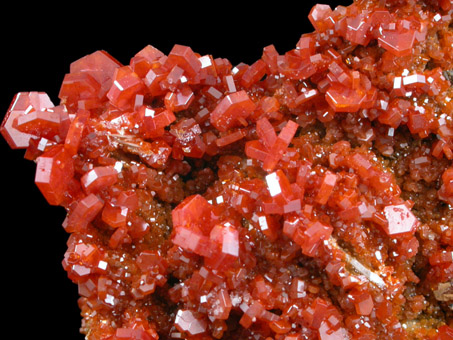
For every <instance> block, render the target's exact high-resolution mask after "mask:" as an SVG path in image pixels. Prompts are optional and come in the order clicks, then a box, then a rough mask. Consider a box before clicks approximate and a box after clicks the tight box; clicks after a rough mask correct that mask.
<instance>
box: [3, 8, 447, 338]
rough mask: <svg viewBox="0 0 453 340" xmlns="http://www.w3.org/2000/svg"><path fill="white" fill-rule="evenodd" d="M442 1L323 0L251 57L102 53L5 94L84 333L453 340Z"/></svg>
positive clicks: (11, 138) (176, 51) (12, 143)
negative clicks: (43, 82)
mask: <svg viewBox="0 0 453 340" xmlns="http://www.w3.org/2000/svg"><path fill="white" fill-rule="evenodd" d="M452 15H453V6H452V2H451V1H448V0H439V1H437V0H432V1H422V0H420V1H412V0H401V1H397V0H387V1H378V0H369V1H362V0H355V1H354V2H353V3H352V4H350V5H347V6H337V7H336V8H331V7H330V6H329V5H325V4H318V5H316V6H314V7H313V8H312V10H311V11H310V12H309V14H308V21H309V22H310V23H311V24H312V26H313V31H312V32H310V33H303V34H302V35H301V36H300V38H299V39H298V40H297V41H294V48H293V49H291V50H288V51H277V48H276V47H275V46H274V45H268V46H264V47H263V50H262V54H261V57H260V58H258V60H255V61H254V62H251V63H250V64H246V63H239V64H237V65H233V64H232V63H231V62H230V61H229V60H228V59H225V58H219V57H214V56H212V55H210V54H201V53H199V52H198V51H196V50H195V49H194V48H192V47H190V46H185V45H181V44H175V45H174V46H173V47H172V48H170V49H169V50H168V51H160V50H159V49H158V48H157V46H156V47H154V46H152V45H147V46H145V47H144V48H143V49H142V50H140V51H138V52H137V53H136V54H135V55H132V56H131V58H130V62H129V63H128V64H122V63H120V62H119V61H118V60H116V59H115V58H114V57H113V56H111V55H110V54H109V53H108V52H106V51H103V50H100V51H96V52H94V53H91V54H89V55H87V56H85V57H82V58H80V59H78V60H75V61H74V62H73V63H71V64H70V65H69V72H68V73H67V74H66V75H64V77H62V83H61V87H60V90H59V92H58V99H59V102H58V103H55V104H54V103H52V101H51V100H50V98H49V96H48V95H47V94H46V93H44V92H32V91H30V92H19V93H17V95H16V96H15V97H14V98H12V102H11V105H10V106H9V108H7V109H6V114H5V116H4V118H3V121H2V124H1V125H0V133H1V134H2V136H3V138H4V140H5V143H6V144H7V145H8V146H9V147H10V148H12V149H24V151H25V158H26V159H28V160H31V161H34V162H35V163H36V173H35V178H34V181H35V184H36V186H37V188H38V190H39V191H40V192H41V193H42V196H43V200H45V201H46V202H47V203H48V204H50V205H52V206H61V207H63V208H64V209H65V212H66V218H65V219H64V220H63V221H62V223H61V224H62V227H63V229H64V231H66V232H67V234H68V237H69V238H68V242H67V250H66V252H65V254H64V256H63V258H62V266H63V269H64V270H65V271H66V273H67V276H68V279H69V280H70V281H72V282H73V283H74V284H75V285H77V287H78V293H79V296H80V299H79V300H78V305H79V307H80V311H81V316H82V319H83V322H82V324H81V329H80V331H81V333H82V334H84V335H85V336H86V338H87V340H119V339H124V340H126V339H136V340H139V339H141V340H153V339H154V340H156V339H189V340H191V339H206V340H207V339H266V340H267V339H275V340H302V339H308V340H320V339H322V340H337V339H338V340H340V339H348V340H352V339H409V340H444V339H450V338H452V336H453V335H452V334H453V328H452V322H453V312H452V308H451V306H452V303H453V299H452V296H453V294H452V291H453V289H452V281H453V229H452V228H453V222H452V221H453V209H452V207H453V165H452V161H453V152H452V148H453V120H452V117H453V101H452V97H453V92H452V91H453V90H452V84H451V81H452V77H451V74H452V69H453V47H452V46H453V33H452ZM269 20H270V19H269ZM256 32H257V33H256V34H259V29H258V30H257V31H256Z"/></svg>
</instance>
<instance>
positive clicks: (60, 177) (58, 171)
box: [35, 145, 74, 205]
mask: <svg viewBox="0 0 453 340" xmlns="http://www.w3.org/2000/svg"><path fill="white" fill-rule="evenodd" d="M73 175H74V160H73V159H72V157H71V154H69V153H68V152H67V151H66V149H65V148H64V147H63V146H62V145H56V146H54V147H53V148H52V149H50V150H49V151H47V152H45V153H44V154H42V155H41V156H40V157H38V158H37V159H36V175H35V183H36V185H37V186H38V188H39V190H40V191H41V193H42V194H43V196H44V197H45V198H46V200H47V202H48V203H49V204H51V205H61V204H62V203H63V202H64V200H65V195H66V192H67V190H68V187H69V184H70V181H71V180H72V177H73Z"/></svg>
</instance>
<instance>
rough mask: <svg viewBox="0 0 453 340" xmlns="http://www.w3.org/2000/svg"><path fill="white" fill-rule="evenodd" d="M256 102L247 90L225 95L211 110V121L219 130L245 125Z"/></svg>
mask: <svg viewBox="0 0 453 340" xmlns="http://www.w3.org/2000/svg"><path fill="white" fill-rule="evenodd" d="M255 107H256V105H255V103H254V102H253V101H252V100H251V99H250V97H249V96H248V95H247V93H246V92H245V91H243V90H242V91H238V92H234V93H231V94H229V95H227V96H225V97H224V98H223V99H222V100H221V101H220V103H219V104H218V105H217V106H216V108H215V109H214V110H213V111H212V112H211V116H210V121H211V124H212V125H213V126H215V127H216V129H217V130H219V131H222V132H223V131H226V130H228V129H229V128H232V127H236V126H241V125H244V122H245V119H246V118H247V117H248V116H249V115H250V114H251V113H252V112H253V110H255Z"/></svg>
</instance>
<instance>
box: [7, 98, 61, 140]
mask: <svg viewBox="0 0 453 340" xmlns="http://www.w3.org/2000/svg"><path fill="white" fill-rule="evenodd" d="M52 107H54V105H53V104H52V102H51V101H50V98H49V96H48V95H47V94H45V93H43V92H19V93H18V94H16V95H15V96H14V98H13V100H12V102H11V105H10V107H9V109H8V111H7V112H6V115H5V117H4V118H3V122H2V124H1V126H0V132H1V134H2V136H3V138H5V140H6V141H7V142H8V144H9V146H10V147H11V148H13V149H22V148H26V147H28V143H29V141H30V138H34V136H33V135H32V134H30V133H25V132H21V131H20V130H18V129H17V127H15V126H13V124H14V123H15V121H16V120H17V119H18V118H20V117H24V116H26V115H27V114H29V113H31V112H36V111H42V110H44V109H47V108H52Z"/></svg>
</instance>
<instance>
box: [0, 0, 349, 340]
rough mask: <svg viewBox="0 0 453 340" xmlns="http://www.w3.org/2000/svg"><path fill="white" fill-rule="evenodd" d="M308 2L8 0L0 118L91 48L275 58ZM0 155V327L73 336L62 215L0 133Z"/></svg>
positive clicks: (51, 87)
mask: <svg viewBox="0 0 453 340" xmlns="http://www.w3.org/2000/svg"><path fill="white" fill-rule="evenodd" d="M316 2H317V1H303V2H302V1H299V2H286V1H275V2H273V1H272V2H260V3H258V4H250V3H247V2H245V1H244V2H242V3H232V2H214V1H212V2H210V3H208V4H203V3H201V2H194V1H190V2H184V5H180V4H178V3H175V2H167V4H165V3H164V2H163V1H159V4H157V5H156V3H154V2H152V1H149V2H146V3H132V2H126V3H119V5H116V6H115V5H114V4H113V2H110V3H108V4H105V5H103V4H100V3H98V2H96V3H95V4H94V2H92V3H91V4H83V3H81V2H77V3H76V2H74V3H71V2H56V3H55V5H52V6H50V5H49V6H46V5H43V4H42V3H41V4H39V5H29V4H26V3H20V4H19V3H17V4H12V5H11V7H10V8H9V9H8V11H3V13H2V14H1V15H0V18H1V20H0V22H1V23H0V32H1V33H0V42H1V49H2V53H1V57H0V58H1V66H2V67H1V68H0V84H1V94H0V99H1V102H0V117H3V115H4V113H6V111H7V109H8V106H9V104H10V102H11V100H12V98H13V96H14V95H15V94H16V93H17V92H20V91H43V92H46V93H47V94H48V95H49V96H50V98H51V99H52V101H53V103H54V104H55V105H58V103H59V100H58V97H57V96H58V91H59V88H60V84H61V81H62V79H63V77H64V74H65V73H67V72H69V64H70V63H71V62H73V61H75V60H77V59H78V58H81V57H83V56H85V55H87V54H90V53H92V52H94V51H96V50H101V49H103V50H106V51H107V52H109V53H110V54H111V55H112V56H113V57H115V58H116V59H118V60H119V61H120V62H122V63H123V64H128V63H129V60H130V58H131V57H133V56H134V54H135V53H137V52H138V51H140V50H141V49H142V48H143V47H145V46H146V45H148V44H150V45H153V46H154V47H156V48H158V49H160V50H161V51H162V52H164V53H165V54H168V53H169V52H170V50H171V48H172V47H173V45H174V44H182V45H188V46H190V47H191V48H192V49H193V50H194V51H195V52H198V53H200V54H202V55H203V54H211V55H212V56H213V57H214V58H217V57H222V58H227V59H229V60H230V62H231V63H232V64H233V65H236V64H238V63H240V62H245V63H248V64H251V63H253V62H254V61H256V60H257V59H258V58H260V57H261V54H262V50H263V48H264V47H265V46H267V45H270V44H274V45H275V47H276V48H277V51H278V52H279V53H281V54H283V53H284V52H286V51H288V50H290V49H293V48H295V45H296V43H297V41H298V39H299V38H300V36H301V34H302V33H307V32H311V31H312V30H313V28H312V26H311V24H310V22H309V21H308V19H307V15H308V13H309V11H310V9H311V7H312V6H313V5H314V4H315V3H316ZM351 2H352V1H351ZM322 3H327V2H325V1H323V2H322ZM62 4H64V5H62ZM330 4H331V7H332V8H335V6H336V5H339V4H342V5H349V4H350V2H349V1H348V2H340V1H336V2H330ZM93 6H95V7H96V8H93ZM0 149H1V166H0V180H1V182H0V185H1V187H0V193H1V195H2V198H1V205H0V206H1V210H0V211H1V218H2V221H1V227H0V242H1V248H0V249H1V253H2V259H1V262H0V266H1V267H0V268H1V269H0V270H1V283H2V290H1V293H2V295H3V296H4V297H5V298H4V299H3V306H2V309H4V310H5V311H6V315H7V317H6V320H4V322H3V325H4V328H5V331H6V329H9V330H11V331H12V333H10V334H14V338H17V339H27V338H29V337H31V336H35V337H36V336H38V337H46V339H65V340H70V339H79V340H81V339H83V338H84V337H83V336H82V335H80V334H79V327H80V322H81V318H80V314H79V308H78V306H77V297H78V293H77V286H76V285H75V284H73V283H71V282H70V281H69V279H68V278H67V277H66V273H65V272H64V270H63V268H62V266H61V261H62V259H63V255H64V252H65V250H66V240H67V237H68V235H67V234H66V233H65V231H64V230H63V228H62V226H61V223H62V222H63V220H64V218H65V211H64V209H63V208H61V207H53V206H50V205H48V204H47V202H46V201H45V199H44V198H43V197H42V195H41V193H40V192H39V191H38V189H37V187H36V186H35V184H34V171H35V164H34V163H33V162H31V161H27V160H25V159H24V158H23V155H24V150H10V149H9V147H8V145H7V144H6V142H5V141H4V140H3V138H1V136H0Z"/></svg>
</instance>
